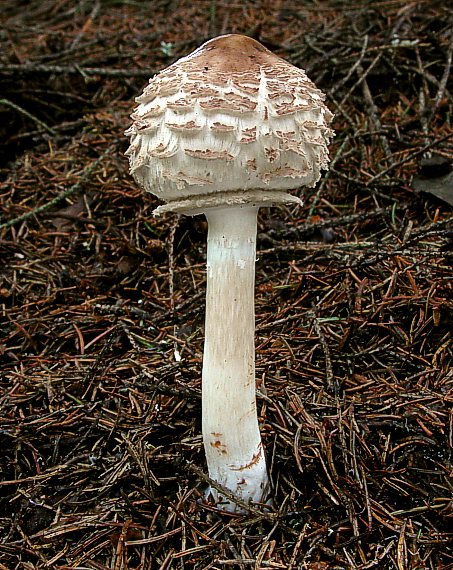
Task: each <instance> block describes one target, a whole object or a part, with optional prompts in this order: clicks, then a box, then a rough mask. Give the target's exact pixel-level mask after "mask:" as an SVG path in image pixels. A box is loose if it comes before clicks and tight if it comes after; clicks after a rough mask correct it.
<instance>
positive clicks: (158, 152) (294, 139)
mask: <svg viewBox="0 0 453 570" xmlns="http://www.w3.org/2000/svg"><path fill="white" fill-rule="evenodd" d="M136 101H137V102H138V103H139V106H138V107H137V108H136V109H135V112H134V113H133V115H132V116H131V117H132V120H133V124H132V126H131V127H130V128H129V129H128V131H127V132H126V134H127V135H129V136H130V137H131V140H130V147H129V149H128V151H127V153H126V154H127V155H128V156H129V161H130V167H131V173H132V174H133V176H134V177H135V179H136V180H137V182H138V183H139V184H140V186H142V187H143V188H144V189H145V190H147V191H149V192H152V193H153V194H155V195H156V196H158V197H159V198H161V199H163V200H164V201H165V202H169V204H167V206H164V207H163V208H161V209H160V211H165V210H174V211H184V209H185V207H187V206H188V203H185V204H180V203H179V202H181V201H184V200H187V199H189V200H190V199H195V200H196V199H199V198H200V196H202V197H203V198H202V201H203V200H204V198H205V197H206V196H205V195H209V194H214V193H215V194H218V193H222V194H223V193H229V192H234V193H238V194H237V196H236V200H237V201H238V202H244V201H245V202H247V201H254V202H260V201H262V202H263V204H264V203H269V202H272V203H275V202H291V201H297V199H295V198H294V197H290V196H288V195H287V194H284V195H283V196H281V197H280V199H279V198H278V195H276V194H275V191H276V190H277V191H282V190H288V189H292V188H297V187H298V186H313V185H314V184H316V182H317V181H318V179H319V177H320V171H321V169H327V165H328V151H327V142H328V140H329V138H330V137H331V135H332V131H331V129H330V128H329V127H328V126H327V125H328V123H330V121H331V119H332V114H331V113H330V111H329V110H328V109H327V107H326V106H325V104H324V94H323V93H322V92H321V91H320V90H319V89H317V88H316V87H315V86H314V84H313V83H312V82H311V81H310V80H309V79H308V77H307V75H306V74H305V72H304V71H302V70H301V69H298V68H297V67H294V66H293V65H291V64H289V63H287V62H286V61H284V60H283V59H281V58H280V57H278V56H276V55H275V54H273V53H272V52H270V51H269V50H268V49H266V48H265V47H264V46H262V45H261V44H260V43H259V42H257V41H255V40H253V39H251V38H248V37H245V36H241V35H234V34H232V35H227V36H221V37H219V38H215V39H213V40H210V41H208V42H206V43H205V44H203V45H202V46H201V47H200V48H198V49H197V50H196V51H194V52H193V53H192V54H190V55H188V56H186V57H183V58H182V59H180V60H178V61H177V62H176V63H174V64H173V65H171V66H170V67H168V68H167V69H164V70H163V71H162V72H160V73H159V74H157V75H156V76H155V77H153V78H152V79H151V80H150V81H149V85H148V86H147V87H146V88H145V90H144V92H143V94H142V95H141V96H140V97H138V98H137V99H136ZM244 190H252V191H253V192H252V195H250V196H249V197H248V198H247V197H245V196H244V195H243V194H241V192H243V191H244ZM256 190H270V191H274V192H271V194H270V195H268V196H267V195H266V192H264V193H259V192H256ZM260 195H261V198H260ZM211 198H212V197H211ZM230 199H233V201H236V200H235V198H234V197H230ZM172 202H175V203H174V204H172ZM201 205H204V201H203V203H202V204H201Z"/></svg>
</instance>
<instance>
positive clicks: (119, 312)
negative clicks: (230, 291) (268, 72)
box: [0, 0, 453, 570]
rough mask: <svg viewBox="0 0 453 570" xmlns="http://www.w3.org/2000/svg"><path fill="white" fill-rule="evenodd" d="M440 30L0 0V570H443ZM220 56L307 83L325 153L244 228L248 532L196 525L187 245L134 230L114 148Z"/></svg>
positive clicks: (445, 236)
mask: <svg viewBox="0 0 453 570" xmlns="http://www.w3.org/2000/svg"><path fill="white" fill-rule="evenodd" d="M446 4H448V3H444V2H434V1H431V2H430V1H419V2H412V1H409V2H408V1H407V0H404V1H399V0H391V1H382V2H369V3H368V2H356V3H347V2H341V1H339V0H337V1H334V0H328V1H325V2H296V1H292V2H285V1H277V0H275V1H270V0H269V1H267V0H256V1H252V0H249V1H241V2H239V1H238V2H235V1H230V2H222V1H220V0H217V1H216V0H209V1H208V0H198V1H196V2H195V1H193V0H191V1H187V0H181V1H177V0H173V1H171V0H168V1H165V0H162V1H159V0H156V1H154V2H134V1H126V0H96V1H88V0H81V1H79V2H69V1H68V0H59V1H56V0H52V1H47V2H43V1H39V2H38V1H37V0H34V1H31V2H21V1H18V0H15V1H14V2H13V1H12V0H3V2H2V3H1V14H0V18H1V26H0V42H1V44H0V45H1V50H0V88H1V91H0V93H1V95H0V136H1V140H2V145H1V147H0V164H1V167H2V172H1V187H0V216H1V217H0V323H1V324H0V444H1V449H2V453H1V456H0V471H1V476H0V569H1V570H12V569H16V568H21V569H22V568H23V569H29V570H32V569H48V568H52V569H60V570H69V569H87V568H88V569H95V570H105V569H111V570H122V569H124V570H126V569H129V570H138V569H143V570H154V569H155V570H165V569H180V570H184V569H187V570H188V569H192V568H193V569H197V570H198V569H199V570H201V569H205V570H208V569H214V570H216V569H224V568H226V569H228V568H239V569H248V568H252V569H255V570H260V569H263V570H264V569H268V568H274V569H285V570H302V569H309V570H322V569H361V570H365V569H369V568H379V569H381V568H382V569H395V570H405V569H432V570H441V569H443V570H446V569H447V568H453V549H452V542H451V541H452V538H453V533H452V526H453V508H452V506H453V492H452V488H453V484H452V478H451V475H452V472H453V464H452V447H453V414H452V403H453V371H452V360H453V359H452V344H451V330H452V307H453V296H452V273H453V272H452V244H453V235H452V225H451V204H452V201H453V190H452V179H451V176H452V175H451V172H450V171H451V159H452V157H453V130H452V117H453V115H452V111H453V105H452V90H453V85H452V83H451V66H452V53H453V33H452V15H451V9H450V8H448V7H446ZM228 32H239V33H245V34H248V35H250V36H253V37H255V38H256V39H258V40H260V41H261V42H263V43H264V44H265V45H266V46H267V47H268V48H270V49H272V50H273V51H275V52H276V53H278V54H279V55H281V56H282V57H285V58H286V59H288V60H289V61H290V62H291V63H293V64H294V65H297V66H300V67H302V68H304V69H305V70H306V71H307V73H308V75H309V76H310V78H311V79H312V80H313V81H314V82H315V83H316V84H317V86H318V87H320V88H321V89H322V90H323V91H324V92H326V93H327V103H328V105H329V107H330V108H331V110H332V111H333V112H335V115H336V117H335V121H334V128H335V130H336V133H337V136H336V138H335V140H334V142H333V144H332V146H331V156H332V167H331V169H330V171H329V172H328V174H327V175H326V176H324V177H323V180H322V182H321V183H320V184H319V185H318V187H317V188H315V189H311V190H309V191H307V192H305V205H304V207H302V208H300V207H288V208H285V207H276V208H273V209H262V210H261V211H260V219H259V244H258V246H259V261H258V263H257V285H256V306H257V307H256V311H257V333H256V346H257V381H258V409H259V415H260V420H261V431H262V434H263V439H264V443H265V447H266V450H267V456H268V460H269V464H270V468H271V476H272V480H273V485H274V507H273V508H272V509H271V510H269V509H267V510H266V509H263V508H261V507H260V506H259V505H257V506H255V507H252V508H251V510H250V513H249V514H248V515H247V516H234V515H226V514H221V513H218V512H217V511H216V509H215V508H214V506H213V505H209V504H205V503H204V502H203V500H202V498H203V488H204V487H205V485H206V484H207V479H206V467H205V463H204V455H203V449H202V441H201V423H200V419H201V418H200V414H201V410H200V375H201V359H202V350H203V319H204V302H203V297H204V275H205V273H204V263H205V242H206V224H205V222H204V219H203V218H202V217H199V218H194V219H192V218H184V217H181V218H178V217H176V216H172V215H166V216H162V217H161V218H155V217H154V216H153V214H152V211H153V209H154V208H155V207H156V206H157V205H158V203H157V201H156V200H155V199H154V198H153V197H152V196H144V195H143V194H142V193H141V191H140V190H139V189H138V188H137V186H136V184H135V183H134V181H133V180H132V178H131V177H130V175H129V173H128V164H127V160H126V159H125V158H124V151H125V150H126V148H127V144H128V143H127V139H126V138H125V136H124V134H123V132H124V130H125V129H126V128H127V126H128V125H129V118H128V115H129V114H130V112H131V111H132V109H133V107H134V102H133V99H134V97H135V96H136V95H138V94H139V93H140V92H141V90H142V89H143V86H144V85H145V84H146V81H147V79H148V77H150V76H151V75H153V73H155V72H156V71H158V70H159V69H162V68H164V67H166V66H167V65H169V64H170V63H171V62H173V61H174V60H175V59H176V58H178V57H180V56H182V55H185V54H186V53H188V52H190V51H192V50H193V49H194V48H195V47H197V46H198V45H199V44H201V43H202V42H203V41H205V40H206V39H208V38H210V37H213V36H215V35H218V34H221V33H228ZM433 157H434V165H433V164H432V163H429V162H428V164H429V165H430V166H429V167H428V168H427V167H426V164H427V162H426V161H427V160H428V161H429V160H431V159H432V158H433ZM439 165H440V166H439ZM420 168H422V171H423V173H422V174H420V173H419V170H420ZM432 180H435V186H436V188H438V187H439V185H440V188H441V192H440V193H439V192H437V193H436V192H434V191H432V192H431V190H430V189H431V188H432V185H431V183H432ZM420 181H422V182H420ZM415 182H417V184H415ZM415 188H417V191H415ZM176 351H177V352H178V353H179V354H180V355H181V360H180V361H178V360H177V359H175V352H176Z"/></svg>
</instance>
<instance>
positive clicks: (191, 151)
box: [126, 34, 333, 512]
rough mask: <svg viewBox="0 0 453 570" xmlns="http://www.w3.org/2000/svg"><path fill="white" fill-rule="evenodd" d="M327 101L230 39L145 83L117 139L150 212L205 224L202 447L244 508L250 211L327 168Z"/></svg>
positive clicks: (296, 73)
mask: <svg viewBox="0 0 453 570" xmlns="http://www.w3.org/2000/svg"><path fill="white" fill-rule="evenodd" d="M324 99H325V96H324V94H323V93H322V92H321V91H320V90H319V89H317V88H316V87H315V86H314V84H313V83H312V82H311V81H310V80H309V79H308V77H307V75H306V74H305V72H304V71H302V70H301V69H298V68H296V67H294V66H293V65H291V64H289V63H287V62H286V61H284V60H283V59H281V58H280V57H278V56H277V55H275V54H273V53H272V52H270V51H269V50H268V49H266V48H265V47H264V46H263V45H261V44H260V43H259V42H257V41H255V40H253V39H251V38H249V37H246V36H242V35H236V34H230V35H226V36H220V37H217V38H214V39H212V40H210V41H208V42H206V43H205V44H203V45H202V46H201V47H199V48H198V49H197V50H195V51H194V52H193V53H191V54H190V55H188V56H186V57H183V58H181V59H179V60H178V61H176V62H175V63H174V64H172V65H171V66H170V67H168V68H167V69H164V70H163V71H161V72H160V73H158V74H157V75H156V76H155V77H153V78H152V79H150V81H149V84H148V86H147V87H146V88H145V89H144V92H143V94H142V95H140V97H138V98H137V99H136V101H137V102H138V103H139V105H138V107H137V108H136V109H135V111H134V113H133V114H132V115H131V118H132V121H133V122H132V125H131V127H130V128H129V129H128V130H127V131H126V135H128V136H129V137H130V146H129V149H128V150H127V152H126V154H127V156H128V157H129V162H130V172H131V174H132V175H133V176H134V178H135V180H136V181H137V182H138V184H139V185H140V186H141V187H142V188H144V190H146V191H148V192H151V193H152V194H154V195H156V196H157V197H159V198H161V199H162V200H163V201H165V202H166V204H164V205H162V206H160V207H158V208H157V209H156V210H155V213H156V214H161V213H163V212H177V213H182V214H188V215H196V214H200V213H204V214H205V215H206V218H207V220H208V247H207V292H206V326H205V346H204V356H203V370H202V431H203V443H204V448H205V452H206V460H207V466H208V472H209V476H210V478H211V479H212V480H214V481H216V482H217V483H218V484H219V486H218V488H219V489H222V487H224V488H226V489H228V490H229V491H230V492H231V493H233V494H234V495H235V496H237V497H238V498H240V499H241V500H242V502H245V503H248V502H249V501H253V502H266V501H268V499H269V493H270V484H269V477H268V471H267V467H266V460H265V455H264V450H263V445H262V442H261V436H260V431H259V426H258V418H257V407H256V396H255V341H254V331H255V310H254V282H255V256H256V232H257V212H258V208H259V207H261V206H271V205H274V204H300V203H301V200H300V199H299V198H298V197H296V196H293V195H291V194H289V193H288V192H287V190H290V189H294V188H297V187H300V186H309V187H312V186H314V185H315V184H316V182H317V181H318V179H319V177H320V171H321V170H322V169H327V168H328V161H329V156H328V150H327V143H328V142H329V139H330V137H331V136H332V135H333V131H332V130H331V129H330V128H329V126H328V125H329V123H330V121H331V120H332V117H333V115H332V114H331V113H330V111H329V110H328V109H327V107H326V106H325V104H324ZM209 493H210V494H211V496H212V498H213V499H214V501H215V502H216V504H217V505H218V507H219V508H220V509H223V510H225V511H230V512H242V511H243V507H241V506H238V505H237V503H236V502H235V501H234V500H233V499H232V498H231V497H229V496H227V495H228V494H224V493H222V491H221V490H220V491H219V490H218V489H214V488H212V489H210V491H209Z"/></svg>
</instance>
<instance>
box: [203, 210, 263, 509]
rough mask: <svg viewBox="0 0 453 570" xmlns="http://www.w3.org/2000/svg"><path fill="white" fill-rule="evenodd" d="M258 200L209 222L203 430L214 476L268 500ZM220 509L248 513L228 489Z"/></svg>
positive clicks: (246, 496) (243, 493)
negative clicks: (259, 371)
mask: <svg viewBox="0 0 453 570" xmlns="http://www.w3.org/2000/svg"><path fill="white" fill-rule="evenodd" d="M257 212H258V208H257V207H256V206H242V207H241V206H236V207H233V208H232V207H231V206H229V207H228V206H227V207H225V208H213V209H209V210H207V212H206V217H207V220H208V228H209V229H208V250H207V291H206V328H205V339H206V340H205V348H204V358H203V373H202V430H203V442H204V446H205V451H206V459H207V465H208V471H209V476H210V477H211V479H213V480H214V481H217V482H218V483H220V484H221V485H223V486H224V487H226V488H227V489H229V490H230V491H232V492H233V493H234V494H235V495H237V496H238V497H239V498H240V499H242V500H243V501H245V502H249V501H250V500H251V501H256V502H261V501H265V500H266V499H267V493H268V491H269V480H268V476H267V469H266V461H265V457H264V450H263V446H262V443H261V436H260V431H259V427H258V417H257V410H256V396H255V303H254V288H255V256H256V228H257ZM210 493H211V495H212V497H213V498H214V500H215V501H216V503H217V504H218V506H219V508H221V509H223V510H225V511H230V512H234V511H236V512H237V511H241V510H242V509H241V508H240V507H237V505H236V504H235V503H233V502H231V501H230V500H228V499H227V498H226V497H224V496H222V494H221V493H220V492H218V491H217V490H215V489H211V490H210Z"/></svg>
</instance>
